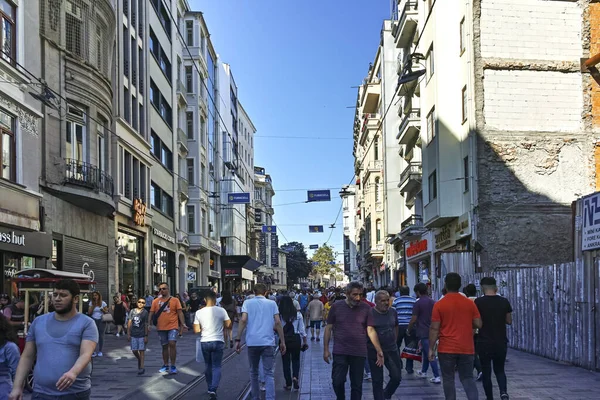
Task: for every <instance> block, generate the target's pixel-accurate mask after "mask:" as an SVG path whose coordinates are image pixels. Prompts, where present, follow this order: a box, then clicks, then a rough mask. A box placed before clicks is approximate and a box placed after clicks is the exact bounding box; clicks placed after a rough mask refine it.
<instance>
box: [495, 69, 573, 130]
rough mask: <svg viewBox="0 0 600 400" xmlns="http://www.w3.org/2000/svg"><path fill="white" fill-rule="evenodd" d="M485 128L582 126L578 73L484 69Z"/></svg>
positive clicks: (567, 128) (510, 128)
mask: <svg viewBox="0 0 600 400" xmlns="http://www.w3.org/2000/svg"><path fill="white" fill-rule="evenodd" d="M484 77H485V79H484V115H485V124H486V128H491V129H497V130H508V131H511V130H519V131H556V132H573V131H578V130H579V129H580V128H581V110H582V106H583V96H582V84H581V75H580V74H578V73H562V72H555V71H514V70H501V71H498V70H485V71H484Z"/></svg>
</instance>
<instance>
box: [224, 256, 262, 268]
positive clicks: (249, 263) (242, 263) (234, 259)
mask: <svg viewBox="0 0 600 400" xmlns="http://www.w3.org/2000/svg"><path fill="white" fill-rule="evenodd" d="M261 265H262V264H261V263H259V262H258V261H256V260H254V259H253V258H252V257H250V256H221V268H222V269H225V268H245V269H247V270H249V271H254V270H256V269H258V267H260V266H261Z"/></svg>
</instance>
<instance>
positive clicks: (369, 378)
mask: <svg viewBox="0 0 600 400" xmlns="http://www.w3.org/2000/svg"><path fill="white" fill-rule="evenodd" d="M364 379H365V380H366V381H370V380H371V374H370V373H368V372H367V373H365V376H364Z"/></svg>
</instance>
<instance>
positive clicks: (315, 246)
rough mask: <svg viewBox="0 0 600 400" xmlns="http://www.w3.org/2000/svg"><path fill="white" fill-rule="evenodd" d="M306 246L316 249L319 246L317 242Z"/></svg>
mask: <svg viewBox="0 0 600 400" xmlns="http://www.w3.org/2000/svg"><path fill="white" fill-rule="evenodd" d="M308 248H309V249H310V250H316V249H318V248H319V245H318V244H311V245H310V246H308Z"/></svg>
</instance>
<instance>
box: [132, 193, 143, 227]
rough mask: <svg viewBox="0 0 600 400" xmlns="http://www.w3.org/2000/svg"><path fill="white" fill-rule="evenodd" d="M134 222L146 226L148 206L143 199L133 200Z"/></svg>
mask: <svg viewBox="0 0 600 400" xmlns="http://www.w3.org/2000/svg"><path fill="white" fill-rule="evenodd" d="M133 222H135V224H136V225H139V226H145V225H146V205H145V204H144V202H143V201H142V199H134V200H133Z"/></svg>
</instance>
